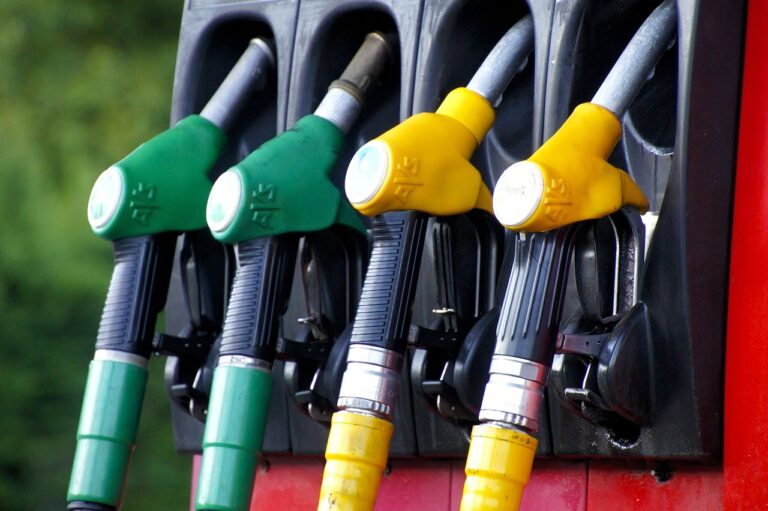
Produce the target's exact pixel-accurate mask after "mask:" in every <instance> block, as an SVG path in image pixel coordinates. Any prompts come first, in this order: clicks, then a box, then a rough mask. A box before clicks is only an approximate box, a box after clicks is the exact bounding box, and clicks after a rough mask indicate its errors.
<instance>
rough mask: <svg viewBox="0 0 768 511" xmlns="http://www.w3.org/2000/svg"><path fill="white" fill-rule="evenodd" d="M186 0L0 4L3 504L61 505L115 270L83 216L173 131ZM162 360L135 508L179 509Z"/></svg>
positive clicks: (180, 463) (182, 492) (184, 483)
mask: <svg viewBox="0 0 768 511" xmlns="http://www.w3.org/2000/svg"><path fill="white" fill-rule="evenodd" d="M181 7H182V3H181V1H180V0H160V1H158V0H132V1H128V2H125V1H123V2H118V1H104V0H78V1H77V2H72V1H65V0H2V2H0V215H2V218H4V219H5V224H4V225H3V227H2V228H1V229H0V332H1V334H0V335H2V341H0V382H2V387H0V404H2V406H1V407H0V509H30V510H31V509H34V510H39V511H44V510H57V511H61V510H62V509H64V507H65V500H66V488H67V483H68V479H69V470H70V464H71V461H72V454H73V450H74V445H75V442H74V438H75V428H76V425H77V418H78V415H79V411H80V400H81V398H82V391H83V385H84V383H85V374H86V370H87V366H88V361H89V360H90V358H91V356H92V351H93V343H94V339H95V334H96V329H97V325H98V319H99V315H100V312H101V306H102V304H103V300H104V295H105V292H106V288H107V284H108V280H109V275H110V269H111V264H112V260H111V252H110V245H109V243H107V242H105V241H103V240H100V239H98V238H96V237H95V236H94V235H93V234H92V233H91V232H90V229H89V227H88V224H87V221H86V218H85V205H86V200H87V197H88V193H89V191H90V187H91V185H92V183H93V181H94V180H95V178H96V176H97V175H98V174H99V173H100V172H101V171H102V170H103V169H105V168H106V167H108V166H109V165H110V164H111V163H112V162H114V161H116V160H118V159H119V158H121V157H122V156H124V155H125V154H127V153H128V152H129V151H131V150H132V149H133V148H134V147H136V146H137V145H138V144H139V143H141V142H142V141H143V140H145V139H146V138H148V137H149V136H151V135H152V134H155V133H157V132H159V131H161V130H163V129H164V128H166V127H167V125H168V119H169V111H170V99H171V86H172V82H173V68H174V59H175V54H176V44H177V38H178V30H179V28H178V27H179V21H180V15H181ZM162 365H163V364H162V362H161V361H160V360H154V361H153V362H152V364H151V373H152V375H153V376H152V381H151V383H150V385H151V387H150V391H149V393H148V396H147V399H146V406H145V408H144V412H143V415H142V423H141V430H140V433H139V447H138V449H137V451H136V453H135V455H134V459H133V462H132V470H131V473H130V478H129V485H128V491H127V493H126V500H125V507H126V509H141V510H167V509H184V508H185V506H187V505H188V504H187V503H188V498H189V473H190V472H189V471H190V460H189V459H188V458H185V457H181V456H178V455H176V454H175V452H174V451H173V444H172V438H171V430H170V422H169V411H168V402H167V399H166V397H165V395H164V390H163V389H162Z"/></svg>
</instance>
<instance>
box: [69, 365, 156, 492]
mask: <svg viewBox="0 0 768 511" xmlns="http://www.w3.org/2000/svg"><path fill="white" fill-rule="evenodd" d="M146 385H147V370H146V369H145V368H143V367H139V366H137V365H134V364H130V363H125V362H116V361H103V360H94V361H92V362H91V366H90V368H89V370H88V381H87V383H86V385H85V397H84V398H83V408H82V411H81V413H80V424H79V425H78V428H77V448H76V450H75V460H74V463H73V466H72V476H71V478H70V481H69V491H68V492H67V500H68V501H70V502H72V501H84V502H98V503H100V504H107V505H110V506H114V507H118V506H119V504H120V500H121V497H122V492H123V485H124V482H125V476H126V472H127V470H128V461H129V458H130V455H131V451H132V450H133V446H134V443H135V441H136V430H137V428H138V425H139V415H140V414H141V404H142V401H143V400H144V390H145V388H146Z"/></svg>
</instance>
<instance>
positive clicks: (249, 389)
mask: <svg viewBox="0 0 768 511" xmlns="http://www.w3.org/2000/svg"><path fill="white" fill-rule="evenodd" d="M390 44H391V43H390V42H389V40H388V39H387V38H386V37H384V36H382V35H381V34H379V33H373V34H369V35H368V36H367V37H366V38H365V40H364V41H363V43H362V45H361V47H360V49H359V50H358V52H357V53H356V54H355V56H354V57H353V59H352V61H351V62H350V64H349V65H348V66H347V69H346V70H345V71H344V74H343V75H342V77H341V79H339V80H336V81H335V82H333V83H332V84H331V86H330V88H329V90H328V93H327V94H326V96H325V97H324V98H323V100H322V101H321V103H320V106H318V108H317V110H316V111H315V113H314V114H311V115H307V116H305V117H303V118H301V119H299V120H298V121H297V122H296V124H295V125H294V126H293V127H292V128H291V129H289V130H288V131H286V132H284V133H282V134H280V135H278V136H276V137H275V138H273V139H272V140H269V141H268V142H266V143H264V144H263V145H262V146H261V147H259V148H258V149H256V150H255V151H254V152H252V153H251V154H250V155H248V156H247V157H246V158H245V159H244V160H243V161H241V162H240V163H238V164H237V165H235V166H234V167H232V168H231V169H229V170H227V171H226V172H224V173H223V174H222V175H221V176H220V177H219V179H218V180H217V181H216V183H215V184H214V186H213V189H212V190H211V193H210V196H209V198H208V205H207V210H206V216H207V221H208V227H209V228H210V229H211V232H212V234H213V236H214V237H215V238H216V239H218V240H219V241H222V242H224V243H230V244H234V245H235V252H236V254H237V269H236V273H235V278H234V281H233V284H232V291H231V294H230V299H229V304H228V306H227V311H226V316H225V320H224V329H223V332H222V340H221V348H220V352H219V359H218V364H217V366H216V368H215V369H214V374H213V383H212V386H211V393H210V396H209V405H208V412H207V417H206V424H205V433H204V436H203V457H202V461H201V465H200V473H199V480H198V485H197V493H196V496H195V509H197V510H217V511H244V510H246V509H248V505H249V503H250V499H251V493H252V489H253V480H254V475H255V471H256V461H257V457H258V455H259V452H260V451H261V446H262V441H263V437H264V427H265V425H266V420H267V410H268V407H269V406H268V405H269V398H270V391H271V385H272V372H271V369H272V364H273V362H274V359H275V356H276V350H277V348H278V346H277V344H278V342H277V341H278V324H279V321H280V317H281V315H282V314H283V313H284V312H285V309H286V307H287V303H288V299H289V294H290V289H291V283H292V281H293V272H294V268H295V266H296V264H295V263H296V255H297V250H299V239H300V238H302V240H303V241H302V244H301V246H302V247H306V246H308V245H311V246H312V247H313V248H312V249H311V250H314V251H315V252H314V255H315V256H317V260H315V262H318V261H322V260H325V261H327V260H328V259H329V257H328V256H327V255H326V257H323V256H322V255H321V254H318V252H317V251H322V250H323V244H322V243H319V242H318V243H315V241H317V240H318V239H322V240H323V241H326V242H327V241H328V240H329V239H331V238H334V237H336V238H342V240H341V243H343V244H345V245H346V246H359V247H360V249H359V250H347V251H342V252H343V253H344V254H345V257H347V258H348V260H347V261H336V262H337V264H336V265H335V266H333V268H335V269H336V270H335V271H334V272H333V274H332V275H323V278H324V279H325V280H324V282H325V285H327V286H334V287H335V288H334V289H335V290H339V289H341V288H342V287H344V288H346V289H347V290H348V291H349V295H348V296H354V295H356V294H357V293H358V290H359V279H358V280H353V277H352V275H351V273H353V272H352V271H351V270H350V269H351V268H354V267H355V266H358V267H362V262H361V261H360V260H354V259H355V258H360V259H362V258H363V254H364V253H365V248H366V247H367V245H366V241H365V227H364V225H363V223H362V221H361V220H360V218H359V216H358V214H357V213H356V212H355V211H354V210H353V209H352V208H351V207H350V205H349V204H348V203H347V202H346V201H345V200H344V199H343V197H342V194H341V192H340V191H339V189H338V188H336V186H335V185H334V184H333V182H332V181H331V172H332V170H333V168H334V166H335V165H336V162H337V159H338V155H339V154H340V152H341V150H342V147H343V144H344V135H345V133H346V132H347V131H348V130H349V128H350V127H351V125H352V124H353V123H354V122H355V120H356V119H357V117H358V116H359V114H360V112H361V109H362V106H363V103H364V100H365V99H366V98H367V95H368V94H369V93H370V90H371V88H372V87H373V86H374V85H375V84H376V83H377V82H378V81H379V79H380V75H381V74H382V73H383V72H385V70H386V69H387V67H388V65H389V62H390V61H391V60H392V59H391V48H390ZM332 229H333V230H334V231H333V232H330V231H331V230H332ZM332 250H333V249H330V248H329V253H333V254H337V253H338V252H339V251H338V250H337V251H335V252H333V251H332ZM302 264H304V261H302ZM318 264H320V263H318ZM329 268H330V266H326V267H325V268H324V270H329ZM302 283H303V284H304V285H307V283H306V282H305V281H302ZM355 286H357V289H354V287H355ZM305 293H306V290H305ZM316 305H318V304H316ZM321 305H322V304H319V305H318V306H321ZM351 312H352V311H347V310H345V311H342V312H341V313H340V314H339V315H340V316H343V318H344V320H343V321H342V320H339V318H335V319H336V320H337V321H336V323H346V317H348V315H350V314H351ZM313 313H314V314H315V316H313V318H309V319H310V320H311V319H323V320H328V323H332V322H333V319H334V318H333V316H334V314H333V313H331V312H329V311H328V310H320V309H316V310H314V311H313ZM314 326H315V327H316V328H315V331H316V332H318V333H319V334H322V337H323V339H322V341H323V342H330V341H328V339H334V338H336V337H337V336H338V335H339V334H340V333H341V332H340V330H341V329H342V328H343V326H345V325H341V327H340V328H338V329H337V331H326V330H324V328H323V327H324V326H325V325H319V324H316V325H314ZM310 334H311V335H314V334H312V330H310ZM319 334H318V335H319ZM284 341H285V340H284ZM295 344H296V343H294V344H293V345H294V346H295ZM243 403H248V406H243Z"/></svg>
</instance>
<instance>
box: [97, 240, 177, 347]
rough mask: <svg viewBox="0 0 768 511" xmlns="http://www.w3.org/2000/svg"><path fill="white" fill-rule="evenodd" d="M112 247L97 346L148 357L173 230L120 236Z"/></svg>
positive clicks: (164, 287) (162, 301)
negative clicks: (112, 254)
mask: <svg viewBox="0 0 768 511" xmlns="http://www.w3.org/2000/svg"><path fill="white" fill-rule="evenodd" d="M112 247H113V252H114V260H115V266H114V269H113V270H112V279H111V280H110V282H109V290H108V291H107V299H106V302H105V304H104V310H103V312H102V315H101V322H100V323H99V332H98V335H97V337H96V349H97V350H112V351H123V352H127V353H131V354H134V355H138V356H140V357H144V358H149V355H150V354H151V353H152V338H153V336H154V332H155V324H156V323H157V315H158V314H159V313H160V311H161V310H162V308H163V306H164V305H165V298H166V295H167V293H168V284H169V281H170V277H171V267H172V266H173V254H174V249H175V247H176V233H163V234H153V235H149V236H135V237H130V238H123V239H119V240H116V241H114V242H113V243H112Z"/></svg>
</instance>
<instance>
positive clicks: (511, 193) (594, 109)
mask: <svg viewBox="0 0 768 511" xmlns="http://www.w3.org/2000/svg"><path fill="white" fill-rule="evenodd" d="M620 135H621V123H620V121H619V119H618V118H616V116H615V115H614V114H613V113H612V112H610V111H609V110H607V109H605V108H603V107H602V106H599V105H596V104H594V103H583V104H581V105H579V106H577V107H576V109H575V110H574V111H573V113H572V114H571V116H570V117H568V119H566V121H565V122H564V123H563V125H562V126H561V127H560V129H559V130H557V132H556V133H555V134H554V135H552V137H551V138H550V139H549V140H547V141H546V142H545V143H544V145H542V146H541V147H540V148H539V150H538V151H536V152H535V153H533V155H532V156H531V157H530V158H528V159H527V160H524V161H521V162H518V163H516V164H514V165H512V166H511V167H509V168H508V169H507V170H505V171H504V173H503V174H502V176H501V178H500V179H499V181H498V183H497V184H496V190H495V191H494V195H493V210H494V214H495V215H496V218H498V219H499V221H500V222H501V223H502V224H503V225H504V226H505V227H507V228H508V229H512V230H515V231H522V232H535V231H548V230H550V229H555V228H558V227H562V226H564V225H568V224H572V223H575V222H578V221H581V220H590V219H595V218H601V217H603V216H606V215H608V214H610V213H613V212H615V211H617V210H618V209H620V208H621V207H623V206H632V207H635V208H637V209H639V210H641V211H643V212H644V211H646V210H647V209H648V200H647V199H646V198H645V195H644V194H643V192H642V190H641V189H640V187H639V186H638V185H637V184H635V182H634V181H633V180H632V178H631V177H630V176H629V174H627V173H626V172H624V171H623V170H620V169H617V168H616V167H614V166H612V165H611V164H609V163H608V162H607V161H606V159H607V158H608V156H609V155H610V154H611V151H613V148H614V146H615V145H616V143H617V142H618V141H619V136H620Z"/></svg>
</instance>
